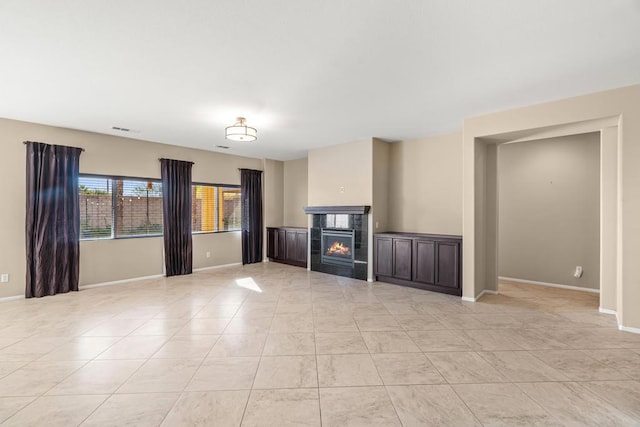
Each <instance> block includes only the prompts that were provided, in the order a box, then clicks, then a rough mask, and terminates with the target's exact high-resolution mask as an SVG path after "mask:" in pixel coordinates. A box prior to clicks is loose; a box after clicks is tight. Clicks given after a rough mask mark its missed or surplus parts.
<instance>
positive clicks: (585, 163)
mask: <svg viewBox="0 0 640 427" xmlns="http://www.w3.org/2000/svg"><path fill="white" fill-rule="evenodd" d="M498 180H499V181H498V182H499V186H498V187H499V196H498V200H499V207H500V208H499V218H500V220H499V233H498V235H499V245H498V247H499V261H498V265H499V275H500V276H506V277H512V278H517V279H525V280H534V281H539V282H548V283H558V284H563V285H571V286H578V287H585V288H591V289H599V287H600V282H599V279H600V242H599V240H600V135H599V133H589V134H583V135H574V136H565V137H560V138H550V139H544V140H539V141H528V142H520V143H515V144H502V145H500V146H499V147H498ZM577 265H580V266H582V267H583V269H584V275H583V276H582V277H581V278H575V277H573V272H574V269H575V267H576V266H577Z"/></svg>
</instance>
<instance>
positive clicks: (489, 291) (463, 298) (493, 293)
mask: <svg viewBox="0 0 640 427" xmlns="http://www.w3.org/2000/svg"><path fill="white" fill-rule="evenodd" d="M484 294H490V295H498V291H492V290H490V289H485V290H484V291H482V292H480V294H479V295H478V296H477V297H475V298H474V297H462V301H467V302H476V301H478V300H479V299H480V298H481V297H482V296H483V295H484Z"/></svg>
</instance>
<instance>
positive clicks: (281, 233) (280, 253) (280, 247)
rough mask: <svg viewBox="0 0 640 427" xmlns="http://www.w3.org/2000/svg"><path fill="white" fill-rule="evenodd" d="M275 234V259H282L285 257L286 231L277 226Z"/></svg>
mask: <svg viewBox="0 0 640 427" xmlns="http://www.w3.org/2000/svg"><path fill="white" fill-rule="evenodd" d="M277 235H278V238H277V239H276V243H277V245H276V248H277V249H276V259H279V260H284V259H285V258H286V257H287V232H286V230H282V229H280V228H279V229H278V232H277Z"/></svg>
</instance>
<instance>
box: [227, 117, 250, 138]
mask: <svg viewBox="0 0 640 427" xmlns="http://www.w3.org/2000/svg"><path fill="white" fill-rule="evenodd" d="M246 120H247V119H245V118H244V117H238V118H237V119H236V122H235V123H234V124H233V125H232V126H227V127H226V128H225V129H224V133H225V138H227V139H230V140H232V141H255V140H256V139H258V131H257V130H256V128H252V127H251V126H247V124H246V123H245V122H246Z"/></svg>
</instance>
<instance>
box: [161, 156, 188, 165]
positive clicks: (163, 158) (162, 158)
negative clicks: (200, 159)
mask: <svg viewBox="0 0 640 427" xmlns="http://www.w3.org/2000/svg"><path fill="white" fill-rule="evenodd" d="M158 160H159V161H162V160H176V159H167V158H165V157H158ZM176 161H177V162H184V163H191V164H192V165H195V163H194V162H188V161H186V160H176Z"/></svg>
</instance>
